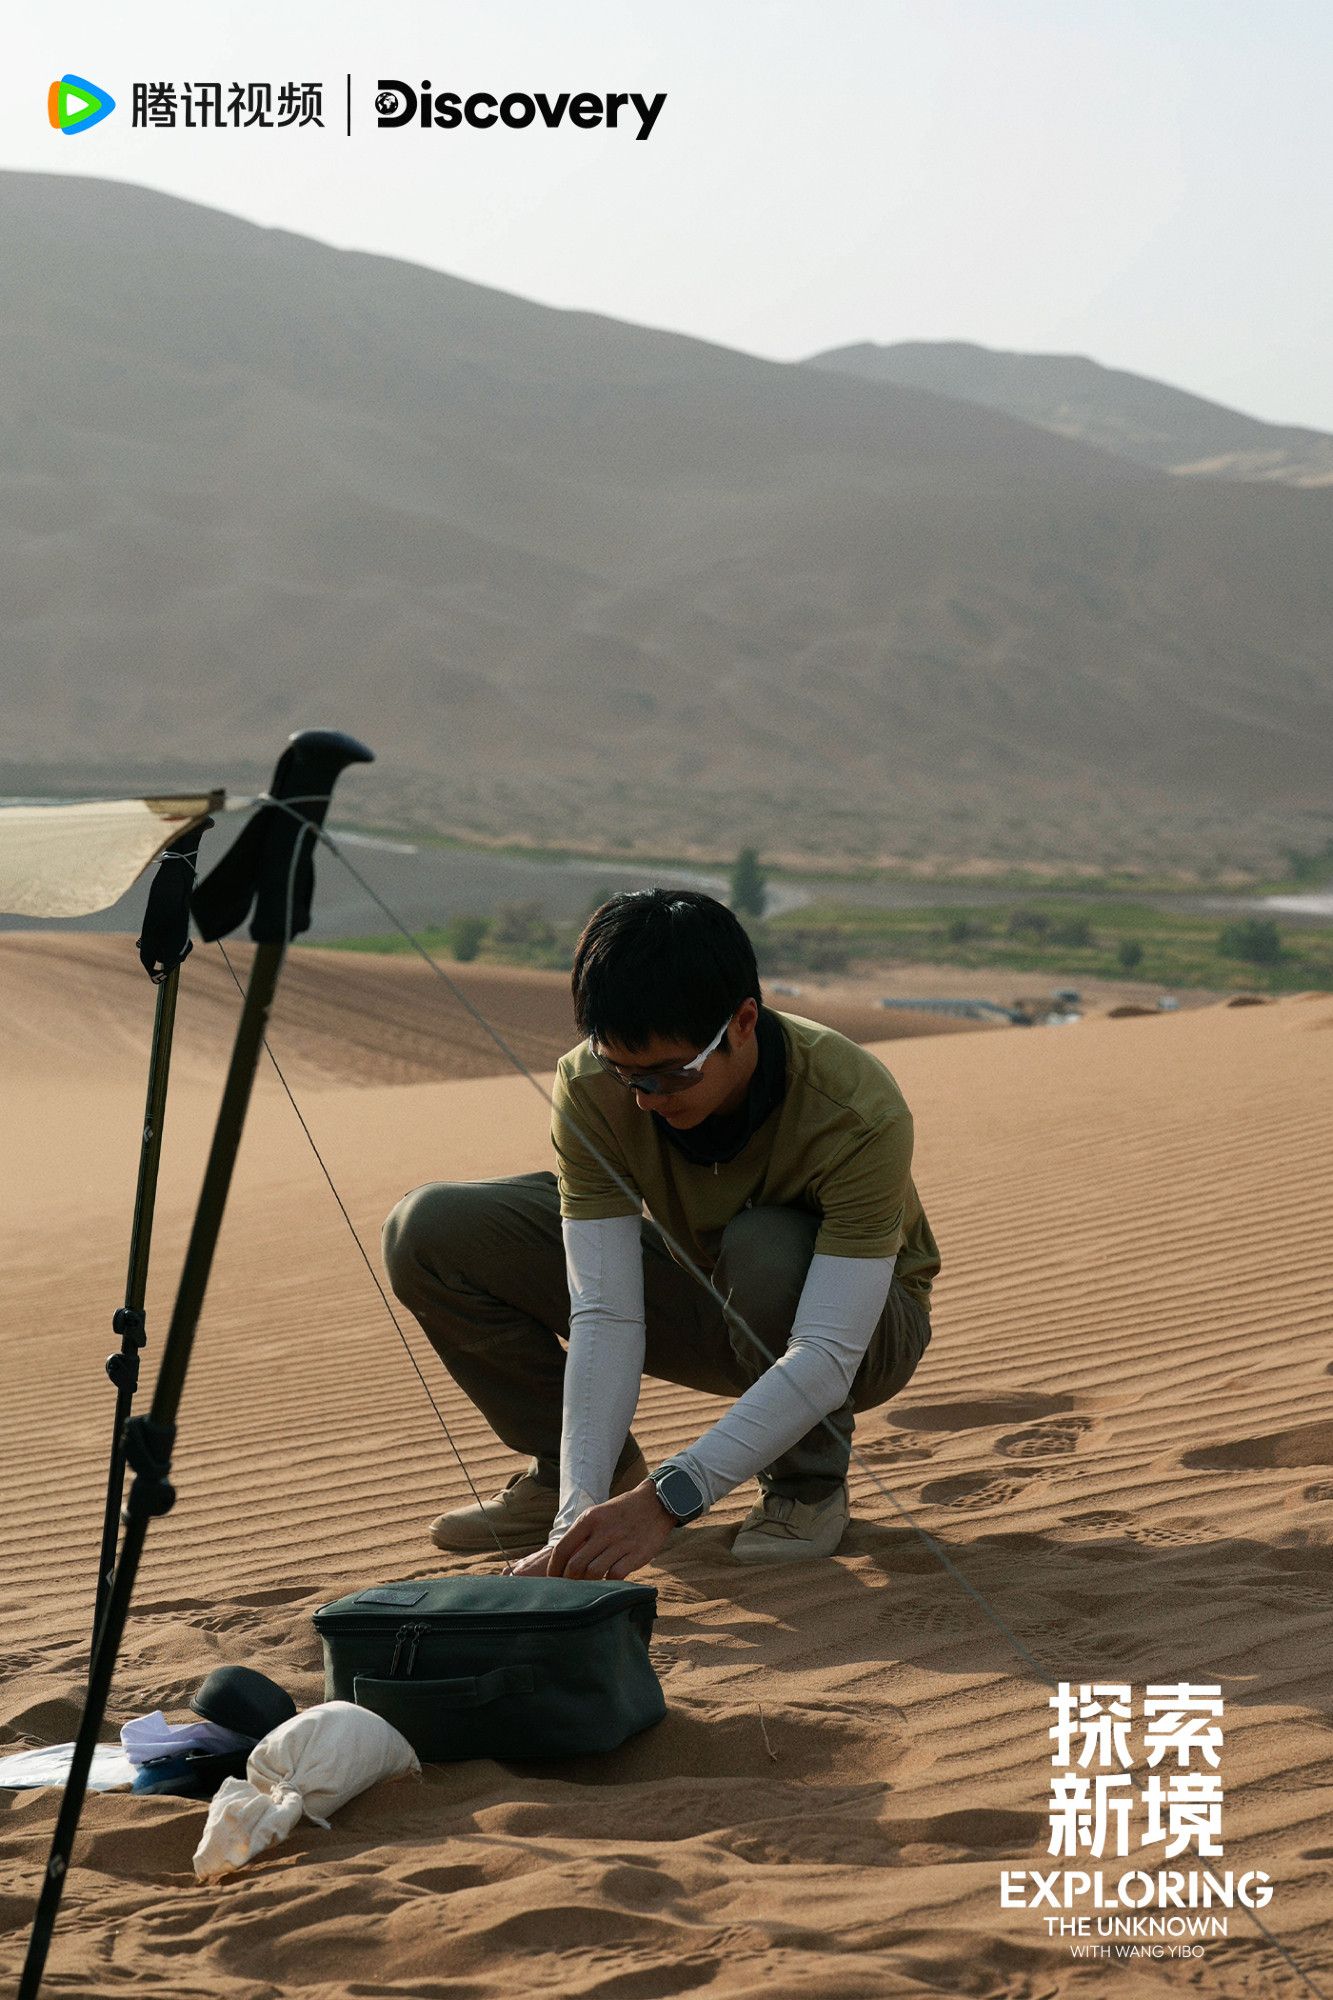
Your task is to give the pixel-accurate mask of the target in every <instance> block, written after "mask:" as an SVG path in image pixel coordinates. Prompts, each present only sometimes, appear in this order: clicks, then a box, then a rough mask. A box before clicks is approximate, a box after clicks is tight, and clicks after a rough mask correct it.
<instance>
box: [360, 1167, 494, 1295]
mask: <svg viewBox="0 0 1333 2000" xmlns="http://www.w3.org/2000/svg"><path fill="white" fill-rule="evenodd" d="M471 1192H472V1189H471V1187H470V1186H469V1184H468V1183H467V1182H464V1181H429V1182H427V1184H426V1185H425V1186H424V1187H418V1188H413V1189H412V1190H411V1192H410V1193H408V1194H405V1195H404V1196H403V1198H402V1200H401V1201H400V1202H398V1203H397V1205H396V1206H395V1207H394V1208H392V1209H390V1211H389V1213H388V1215H387V1216H386V1217H385V1220H384V1227H383V1229H382V1230H381V1232H380V1248H381V1251H382V1254H383V1257H384V1268H385V1270H386V1271H387V1272H388V1274H389V1282H390V1284H391V1285H392V1286H393V1289H394V1291H395V1292H396V1293H397V1295H398V1297H399V1298H403V1297H404V1296H405V1294H406V1293H407V1292H410V1291H411V1290H412V1289H413V1287H414V1284H415V1282H416V1281H417V1280H418V1279H419V1278H420V1276H421V1274H422V1273H423V1272H424V1271H430V1272H434V1273H438V1272H440V1271H442V1270H445V1269H448V1268H449V1266H450V1265H451V1264H452V1263H453V1262H454V1261H455V1256H456V1253H457V1251H459V1250H461V1249H462V1247H463V1245H464V1243H465V1242H466V1239H467V1228H468V1223H469V1220H471V1219H474V1211H475V1204H474V1203H472V1202H470V1201H469V1200H468V1196H469V1194H470V1193H471Z"/></svg>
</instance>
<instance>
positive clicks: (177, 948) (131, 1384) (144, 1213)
mask: <svg viewBox="0 0 1333 2000" xmlns="http://www.w3.org/2000/svg"><path fill="white" fill-rule="evenodd" d="M212 825H213V821H212V820H211V819H205V820H201V821H200V823H199V824H198V825H197V826H193V827H191V828H190V830H189V832H188V833H183V834H182V835H181V836H180V838H179V840H173V841H172V843H171V845H170V847H167V848H165V849H164V850H163V852H162V853H161V854H160V855H159V856H158V865H157V874H156V876H155V877H154V880H153V886H152V888H151V889H150V890H149V892H148V903H147V906H146V908H145V910H144V920H143V932H142V935H141V936H140V937H139V938H137V939H136V941H135V942H136V946H137V949H138V952H139V957H140V960H141V962H142V964H143V968H144V971H145V972H146V973H147V974H148V977H149V978H150V979H151V980H152V982H153V984H154V985H155V986H156V988H157V1006H156V1009H155V1010H154V1014H153V1045H152V1051H151V1053H150V1055H149V1059H148V1101H147V1103H146V1105H145V1106H144V1116H143V1131H142V1134H141V1137H140V1141H139V1177H138V1183H137V1185H136V1187H135V1193H134V1221H133V1223H132V1225H131V1228H130V1262H129V1270H128V1272H127V1274H126V1278H125V1303H124V1304H123V1305H122V1306H119V1307H118V1308H117V1310H116V1312H115V1313H114V1314H113V1316H112V1320H111V1331H112V1332H113V1333H118V1334H119V1335H120V1347H119V1348H118V1350H117V1351H116V1353H114V1354H108V1356H107V1358H106V1372H107V1374H108V1376H109V1377H110V1378H111V1381H112V1384H113V1385H114V1387H115V1391H116V1414H115V1419H114V1422H113V1425H112V1431H111V1462H110V1465H109V1467H108V1469H107V1480H106V1506H105V1508H104V1510H103V1514H102V1552H101V1556H100V1558H99V1560H98V1565H97V1597H96V1601H95V1605H94V1609H93V1644H94V1646H95V1645H96V1644H97V1630H98V1627H99V1626H100V1625H101V1623H102V1618H103V1615H104V1613H105V1611H106V1600H107V1597H108V1595H109V1594H110V1590H111V1575H112V1571H113V1570H114V1569H115V1567H116V1542H117V1539H118V1537H119V1533H120V1502H121V1497H122V1494H123V1493H124V1490H125V1449H124V1443H123V1439H124V1433H125V1426H126V1424H127V1423H128V1422H129V1417H130V1405H131V1404H132V1403H133V1401H134V1392H135V1390H136V1389H137V1388H138V1386H139V1356H140V1353H141V1351H142V1350H143V1348H145V1347H146V1346H147V1344H148V1336H147V1334H146V1333H145V1331H144V1296H145V1294H146V1292H147V1289H148V1252H149V1246H150V1244H151V1241H152V1235H153V1208H154V1205H155V1203H156V1200H157V1169H158V1162H159V1160H160V1158H161V1155H162V1126H163V1123H164V1121H165V1118H166V1111H167V1077H168V1073H169V1071H170V1068H171V1037H172V1031H173V1029H174V1026H175V1021H176V989H177V987H178V986H179V984H180V969H181V966H182V964H183V963H184V961H185V960H186V959H187V958H188V957H189V955H190V953H191V952H192V951H193V950H194V946H193V945H192V944H191V942H190V890H191V888H192V886H193V883H194V875H195V865H196V863H197V861H198V859H199V842H200V840H201V838H202V837H203V835H204V834H205V833H207V832H208V829H209V828H210V827H211V826H212Z"/></svg>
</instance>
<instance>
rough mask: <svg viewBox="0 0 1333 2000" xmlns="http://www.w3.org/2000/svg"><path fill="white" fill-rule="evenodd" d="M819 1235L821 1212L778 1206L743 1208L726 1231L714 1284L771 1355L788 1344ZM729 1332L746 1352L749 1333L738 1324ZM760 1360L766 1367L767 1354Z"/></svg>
mask: <svg viewBox="0 0 1333 2000" xmlns="http://www.w3.org/2000/svg"><path fill="white" fill-rule="evenodd" d="M818 1234H819V1218H818V1216H815V1215H807V1214H806V1213H805V1212H804V1211H803V1210H802V1209H795V1208H777V1207H774V1208H743V1209H742V1210H741V1211H740V1213H739V1215H735V1216H733V1217H732V1219H731V1221H730V1222H729V1223H728V1224H727V1226H726V1228H725V1229H724V1230H723V1232H722V1251H721V1254H720V1256H719V1257H718V1261H717V1269H716V1270H715V1272H714V1274H713V1282H714V1284H715V1285H716V1286H717V1289H718V1290H719V1291H720V1292H721V1294H722V1296H723V1298H724V1299H725V1298H728V1297H729V1298H730V1303H731V1305H732V1306H733V1307H734V1309H735V1310H736V1312H738V1313H739V1314H740V1315H741V1317H742V1318H743V1319H744V1320H746V1321H747V1322H748V1324H749V1325H750V1327H751V1328H752V1329H753V1331H754V1333H755V1335H756V1336H757V1337H758V1339H759V1340H760V1341H762V1342H763V1344H764V1346H765V1347H766V1348H767V1349H768V1350H769V1352H770V1353H777V1352H778V1351H780V1350H781V1349H782V1348H784V1347H785V1346H786V1344H787V1337H788V1335H789V1334H790V1332H791V1327H792V1321H793V1320H794V1319H795V1317H796V1308H797V1306H798V1305H799V1304H800V1299H801V1292H802V1289H803V1287H804V1285H805V1279H806V1273H807V1272H808V1270H809V1269H810V1259H811V1257H812V1256H813V1255H814V1247H815V1237H816V1236H817V1235H818ZM728 1331H729V1333H730V1335H731V1344H732V1348H733V1349H734V1350H735V1351H736V1352H737V1353H738V1354H740V1353H742V1352H743V1350H744V1349H745V1346H746V1343H745V1340H744V1336H743V1335H742V1334H741V1333H740V1331H739V1329H737V1328H736V1327H735V1326H729V1328H728ZM747 1358H755V1357H747ZM757 1359H758V1362H759V1365H760V1366H761V1367H766V1366H767V1361H766V1360H765V1359H764V1357H763V1356H762V1355H760V1356H758V1357H757Z"/></svg>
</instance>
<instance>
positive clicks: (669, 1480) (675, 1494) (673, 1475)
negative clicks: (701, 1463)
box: [653, 1465, 703, 1521]
mask: <svg viewBox="0 0 1333 2000" xmlns="http://www.w3.org/2000/svg"><path fill="white" fill-rule="evenodd" d="M653 1483H654V1485H655V1486H656V1487H657V1490H658V1492H659V1493H660V1494H661V1496H662V1499H663V1501H664V1502H665V1503H666V1506H667V1507H668V1508H669V1509H670V1511H671V1512H672V1513H673V1514H674V1515H675V1516H676V1519H677V1520H678V1521H688V1520H690V1519H691V1518H692V1517H693V1516H694V1515H695V1514H699V1513H702V1512H703V1495H702V1494H701V1493H700V1491H699V1489H698V1487H697V1486H696V1485H695V1483H694V1481H693V1480H692V1479H691V1478H690V1475H689V1473H688V1472H686V1471H685V1469H684V1467H683V1466H680V1465H669V1466H668V1467H667V1468H666V1471H665V1472H660V1473H658V1474H657V1476H656V1478H655V1480H654V1482H653Z"/></svg>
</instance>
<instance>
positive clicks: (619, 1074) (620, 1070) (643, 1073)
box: [588, 1016, 731, 1097]
mask: <svg viewBox="0 0 1333 2000" xmlns="http://www.w3.org/2000/svg"><path fill="white" fill-rule="evenodd" d="M730 1026H731V1020H730V1017H729V1016H728V1018H727V1019H726V1020H725V1021H724V1022H723V1023H722V1026H721V1027H720V1028H719V1029H718V1031H717V1033H716V1034H715V1035H714V1037H713V1039H712V1041H711V1042H710V1043H709V1044H708V1047H707V1048H706V1049H700V1051H699V1053H698V1055H697V1056H692V1057H691V1059H690V1061H689V1062H687V1063H668V1064H667V1065H665V1067H663V1068H660V1069H646V1070H626V1069H625V1068H624V1067H623V1065H621V1064H619V1063H613V1062H612V1061H611V1059H610V1057H609V1056H604V1055H603V1054H602V1052H601V1050H600V1049H599V1048H598V1046H597V1043H596V1041H595V1039H594V1037H593V1036H592V1035H589V1037H588V1050H589V1053H590V1054H592V1055H594V1056H596V1058H597V1060H598V1062H599V1063H600V1064H601V1065H602V1068H603V1069H604V1070H606V1071H607V1072H608V1074H609V1075H611V1076H613V1077H614V1078H615V1080H616V1082H617V1083H623V1084H624V1086H625V1088H626V1090H641V1091H642V1092H643V1093H644V1095H645V1096H648V1097H672V1096H674V1095H675V1093H676V1092H677V1091H680V1090H688V1089H689V1088H690V1087H691V1085H692V1084H696V1083H697V1082H698V1081H699V1072H700V1071H701V1070H702V1068H703V1066H704V1064H705V1063H706V1062H707V1061H708V1058H709V1056H711V1055H712V1053H713V1050H714V1049H715V1048H718V1047H719V1046H720V1044H721V1041H722V1037H723V1036H724V1035H725V1034H726V1032H727V1029H728V1028H729V1027H730Z"/></svg>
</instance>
